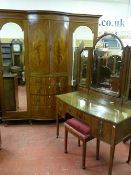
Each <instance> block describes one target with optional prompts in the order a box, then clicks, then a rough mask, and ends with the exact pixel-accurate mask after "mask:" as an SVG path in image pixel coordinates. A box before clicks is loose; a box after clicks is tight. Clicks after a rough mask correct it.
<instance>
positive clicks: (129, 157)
mask: <svg viewBox="0 0 131 175" xmlns="http://www.w3.org/2000/svg"><path fill="white" fill-rule="evenodd" d="M130 159H131V138H130V145H129V155H128V160H127V163H129V162H130Z"/></svg>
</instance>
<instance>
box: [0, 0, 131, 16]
mask: <svg viewBox="0 0 131 175" xmlns="http://www.w3.org/2000/svg"><path fill="white" fill-rule="evenodd" d="M119 1H120V0H119ZM128 3H129V0H124V1H122V0H121V1H120V2H118V0H115V1H113V0H111V2H110V1H109V0H105V1H102V0H48V1H47V0H37V1H36V0H28V1H27V0H22V1H18V0H6V1H5V0H0V8H1V9H23V10H24V9H25V10H26V9H29V10H54V11H64V12H72V13H73V12H74V13H85V14H102V15H110V16H114V15H115V17H116V16H119V15H122V16H123V17H127V16H128V15H129V6H128ZM118 9H119V10H118Z"/></svg>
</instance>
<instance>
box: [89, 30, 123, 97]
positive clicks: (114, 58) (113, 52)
mask: <svg viewBox="0 0 131 175" xmlns="http://www.w3.org/2000/svg"><path fill="white" fill-rule="evenodd" d="M122 62H123V44H122V42H121V40H120V39H119V38H118V37H117V36H116V35H115V34H110V33H108V34H104V35H102V36H101V37H100V38H98V39H97V41H96V44H95V47H94V50H93V60H92V73H91V74H92V80H91V88H93V89H94V90H96V91H99V92H102V93H105V94H108V95H111V96H115V97H119V96H120V87H121V73H122V72H121V70H122Z"/></svg>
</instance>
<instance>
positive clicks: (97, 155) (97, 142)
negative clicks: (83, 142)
mask: <svg viewBox="0 0 131 175" xmlns="http://www.w3.org/2000/svg"><path fill="white" fill-rule="evenodd" d="M99 150H100V140H99V139H97V140H96V160H99Z"/></svg>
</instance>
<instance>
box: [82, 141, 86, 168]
mask: <svg viewBox="0 0 131 175" xmlns="http://www.w3.org/2000/svg"><path fill="white" fill-rule="evenodd" d="M85 159H86V140H83V146H82V168H83V169H85Z"/></svg>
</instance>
